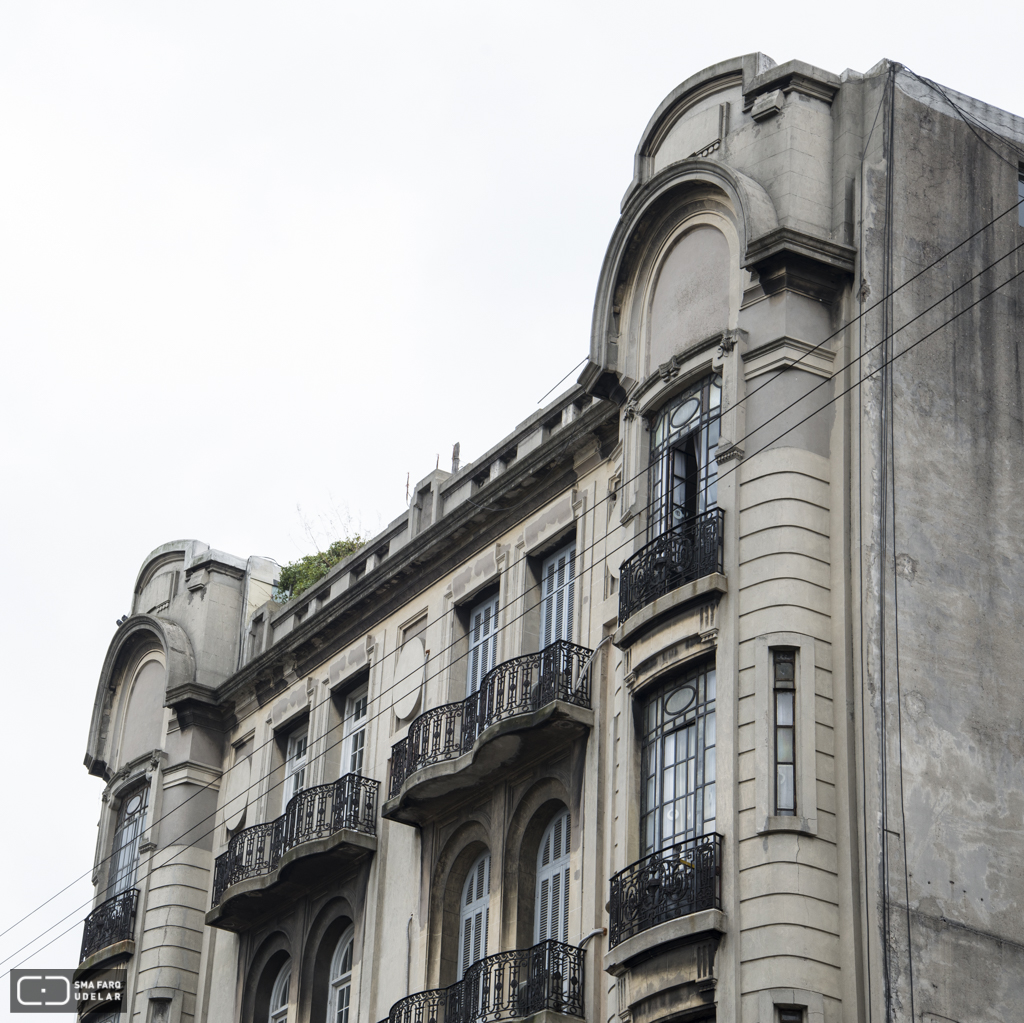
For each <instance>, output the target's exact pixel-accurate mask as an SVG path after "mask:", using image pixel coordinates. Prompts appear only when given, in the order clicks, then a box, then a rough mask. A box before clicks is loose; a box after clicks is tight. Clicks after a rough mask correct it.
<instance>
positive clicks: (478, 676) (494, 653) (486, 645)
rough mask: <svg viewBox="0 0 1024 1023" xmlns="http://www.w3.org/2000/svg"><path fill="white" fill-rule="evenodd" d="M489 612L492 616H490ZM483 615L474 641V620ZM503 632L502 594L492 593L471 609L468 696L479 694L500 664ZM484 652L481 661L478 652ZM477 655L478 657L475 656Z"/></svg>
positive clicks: (467, 662)
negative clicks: (499, 648) (499, 657)
mask: <svg viewBox="0 0 1024 1023" xmlns="http://www.w3.org/2000/svg"><path fill="white" fill-rule="evenodd" d="M488 612H490V614H489V615H488ZM478 613H481V614H483V618H484V620H483V628H482V630H481V634H480V635H479V636H478V637H477V638H476V639H474V638H473V634H474V632H475V630H476V627H475V625H474V619H475V618H476V616H477V614H478ZM500 631H501V594H500V593H492V594H491V596H489V597H485V598H484V599H483V600H477V601H476V602H475V603H473V604H472V605H471V606H470V607H469V625H468V628H467V631H466V639H467V648H466V696H471V695H472V694H473V693H475V692H478V691H479V689H480V686H481V684H482V683H483V680H484V677H485V676H486V675H487V673H488V672H489V671H490V670H491V669H492V668H494V667H495V666H496V665H497V663H498V633H499V632H500ZM481 650H482V651H483V659H482V660H479V659H478V655H477V652H478V651H481ZM475 655H477V656H475Z"/></svg>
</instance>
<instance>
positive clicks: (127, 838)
mask: <svg viewBox="0 0 1024 1023" xmlns="http://www.w3.org/2000/svg"><path fill="white" fill-rule="evenodd" d="M148 802H149V788H148V786H147V787H145V788H141V789H139V790H138V791H136V792H133V793H132V794H131V795H130V796H126V797H125V799H124V801H123V802H122V803H121V809H120V810H119V811H118V814H117V827H116V828H115V829H114V847H113V850H112V853H111V857H110V884H109V885H108V886H107V897H108V898H113V897H114V896H115V895H120V894H121V892H124V891H127V890H128V889H129V888H131V887H133V886H134V884H135V871H136V868H137V867H138V865H139V839H140V838H141V837H142V832H143V829H144V828H145V827H146V805H147V803H148Z"/></svg>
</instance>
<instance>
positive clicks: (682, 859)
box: [608, 835, 722, 948]
mask: <svg viewBox="0 0 1024 1023" xmlns="http://www.w3.org/2000/svg"><path fill="white" fill-rule="evenodd" d="M721 874H722V836H721V835H702V836H701V837H700V838H695V839H692V840H690V841H689V842H682V843H680V844H679V845H674V846H672V847H671V848H669V849H662V850H661V851H660V852H656V853H651V855H650V856H645V857H644V858H643V859H642V860H637V862H636V863H634V864H632V865H631V866H628V867H626V869H625V870H620V871H619V872H618V873H617V874H616V875H615V876H614V877H613V878H612V883H611V899H610V900H609V903H608V918H609V919H608V947H609V948H614V947H615V946H616V945H618V944H619V942H621V941H625V940H626V939H627V938H632V937H633V936H634V935H637V934H640V933H641V931H646V930H647V929H648V928H649V927H654V926H655V925H656V924H663V923H665V921H666V920H675V919H677V918H678V917H681V916H687V915H688V914H690V913H697V912H699V911H700V910H702V909H721V908H722V886H721Z"/></svg>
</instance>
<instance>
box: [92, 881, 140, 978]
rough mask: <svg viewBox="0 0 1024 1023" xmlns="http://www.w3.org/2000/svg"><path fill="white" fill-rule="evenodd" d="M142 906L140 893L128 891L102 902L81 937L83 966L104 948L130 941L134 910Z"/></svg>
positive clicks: (133, 924) (133, 925) (133, 889)
mask: <svg viewBox="0 0 1024 1023" xmlns="http://www.w3.org/2000/svg"><path fill="white" fill-rule="evenodd" d="M138 904H139V889H138V888H129V889H128V890H127V891H124V892H121V893H120V894H118V895H115V896H114V897H113V898H112V899H107V901H106V902H101V903H100V904H99V905H98V906H97V907H96V908H95V909H94V910H93V911H92V912H91V913H90V914H89V915H88V916H87V917H86V918H85V933H84V934H83V935H82V954H81V955H80V956H79V957H78V961H79V962H80V963H81V962H84V961H85V960H86V959H88V958H89V956H91V955H93V954H94V953H96V952H98V951H99V950H100V949H101V948H106V947H107V946H108V945H114V944H116V943H117V942H119V941H127V940H128V939H129V938H130V937H131V936H132V935H133V934H134V933H135V910H136V908H137V907H138Z"/></svg>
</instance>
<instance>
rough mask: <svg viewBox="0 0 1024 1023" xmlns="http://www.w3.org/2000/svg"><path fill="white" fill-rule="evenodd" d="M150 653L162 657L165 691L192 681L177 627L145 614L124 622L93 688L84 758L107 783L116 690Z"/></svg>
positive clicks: (192, 664) (187, 646) (190, 656)
mask: <svg viewBox="0 0 1024 1023" xmlns="http://www.w3.org/2000/svg"><path fill="white" fill-rule="evenodd" d="M149 650H159V651H160V652H161V653H162V654H163V658H164V664H165V667H166V672H167V675H166V687H167V689H170V688H172V687H173V686H176V685H184V684H187V683H190V682H193V681H194V680H195V676H196V659H195V654H194V653H193V651H192V643H191V641H190V640H189V638H188V636H187V635H186V634H185V631H184V630H183V629H182V628H181V627H180V626H178V625H175V624H174V623H173V622H169V621H166V620H164V619H161V618H156V617H154V616H153V615H145V614H141V615H134V616H133V617H131V618H129V619H128V620H127V621H125V622H124V624H122V625H121V626H120V627H119V628H118V630H117V633H116V634H115V635H114V638H113V639H112V640H111V641H110V646H109V647H108V648H107V655H106V657H105V658H104V660H103V668H102V670H101V671H100V677H99V682H98V683H97V686H96V699H95V701H94V703H93V712H92V722H91V724H90V726H89V741H88V745H87V747H86V754H85V766H86V768H88V770H89V773H90V774H95V775H98V776H99V777H101V778H104V779H107V780H109V778H110V774H111V772H110V770H109V767H108V764H107V761H106V757H107V747H108V745H109V741H110V736H109V734H108V732H109V726H110V718H111V710H112V709H113V706H114V703H115V700H116V699H117V697H118V690H119V688H122V687H123V683H124V682H125V681H127V676H128V672H127V669H128V668H130V667H131V665H132V664H134V663H136V662H137V661H138V660H139V658H141V657H143V656H144V655H145V653H146V652H147V651H149ZM165 691H166V690H165Z"/></svg>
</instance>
